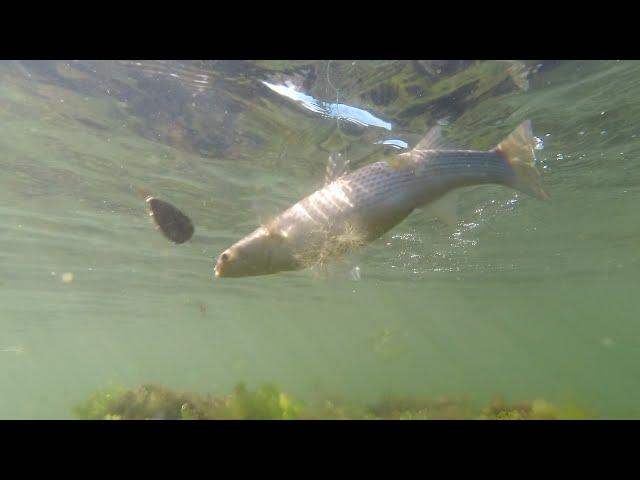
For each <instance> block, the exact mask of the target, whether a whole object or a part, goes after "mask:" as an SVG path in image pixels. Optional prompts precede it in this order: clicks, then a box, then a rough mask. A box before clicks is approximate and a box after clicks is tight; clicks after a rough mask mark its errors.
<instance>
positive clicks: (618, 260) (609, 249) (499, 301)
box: [0, 61, 640, 418]
mask: <svg viewBox="0 0 640 480" xmlns="http://www.w3.org/2000/svg"><path fill="white" fill-rule="evenodd" d="M514 65H516V66H517V67H518V68H517V69H516V70H518V69H520V70H523V69H525V67H526V69H529V70H530V73H529V75H528V88H525V87H526V85H522V84H520V83H521V82H518V81H517V78H518V77H516V76H514V74H513V68H514ZM519 78H522V76H520V77H519ZM514 79H516V81H514ZM265 82H266V83H265ZM519 84H520V85H519ZM336 105H337V107H336ZM367 115H369V116H367ZM527 118H529V119H531V120H532V122H533V126H534V133H535V135H536V136H537V137H539V138H540V140H541V141H542V142H543V144H544V147H543V148H542V149H541V150H539V151H537V159H538V161H539V167H540V171H541V173H542V182H543V185H544V187H545V189H546V190H547V192H548V193H549V194H550V196H551V200H550V201H548V202H540V201H538V200H535V199H532V198H528V197H525V196H523V195H520V194H516V193H514V191H511V190H508V189H506V188H501V187H494V186H482V187H475V188H469V189H466V190H464V191H463V192H462V195H461V200H460V205H459V211H460V222H459V223H458V226H457V227H456V229H455V230H454V231H451V230H448V229H447V228H446V227H444V226H443V225H441V224H439V223H438V222H437V221H435V220H434V219H433V218H432V217H431V216H430V215H429V213H428V212H427V211H417V212H414V213H413V214H412V215H411V216H410V217H409V218H408V219H407V220H406V221H405V222H403V223H402V224H400V225H399V226H398V227H396V228H395V229H394V230H392V231H391V232H389V233H388V234H386V235H385V236H384V237H383V238H381V239H380V240H378V241H376V242H375V243H374V244H372V245H370V246H369V247H368V248H366V249H364V250H363V251H362V252H360V253H358V254H357V255H354V256H352V257H349V258H348V259H346V260H344V261H341V262H339V263H338V264H337V265H335V266H333V267H332V268H330V269H329V271H328V272H317V271H304V272H295V273H286V274H280V275H275V276H266V277H256V278H244V279H234V280H223V279H220V280H214V279H213V258H214V257H216V256H217V255H218V254H219V253H220V252H221V251H222V250H224V249H225V248H226V247H228V246H229V245H231V244H232V243H233V242H235V241H236V240H237V239H239V238H240V237H242V236H244V235H245V234H247V233H249V232H250V231H251V230H253V228H254V227H255V226H256V225H257V223H258V222H259V221H260V219H261V218H265V216H268V215H270V214H273V213H276V212H278V211H279V210H281V209H283V208H285V207H287V206H289V204H292V203H294V202H295V201H297V200H298V199H300V198H301V197H302V196H304V195H306V194H308V193H310V192H312V191H313V190H315V189H316V188H318V187H319V186H321V184H322V181H323V175H324V169H325V165H326V159H327V157H328V155H329V153H330V152H334V151H341V152H343V154H344V155H347V156H348V158H349V159H350V160H351V162H352V164H354V165H356V166H360V165H363V164H365V163H367V162H370V161H373V160H374V159H376V158H378V157H379V156H380V155H381V154H382V153H383V150H384V149H385V148H386V150H387V151H388V150H389V149H393V148H394V147H393V146H390V145H387V146H386V147H383V146H381V145H380V142H384V141H386V143H387V144H389V143H395V144H399V145H402V142H405V143H406V144H408V145H414V144H415V143H416V142H417V141H418V139H419V138H420V137H421V136H422V135H423V134H424V133H425V132H426V130H427V129H428V128H429V126H431V125H433V124H435V123H436V122H440V123H441V124H442V125H443V126H444V127H443V128H444V129H445V131H446V133H447V135H448V137H449V138H450V139H452V140H454V141H455V142H456V144H458V145H460V146H463V147H467V148H481V149H488V148H491V147H492V146H493V145H495V144H496V143H497V142H498V141H500V140H501V139H502V138H503V137H504V136H506V135H507V134H508V133H509V132H510V131H511V130H512V129H513V128H514V127H515V126H516V125H517V124H518V123H520V122H521V121H523V120H525V119H527ZM638 120H640V63H638V62H631V61H606V62H605V61H602V62H601V61H598V62H595V61H591V62H535V61H533V62H529V61H527V62H525V64H524V65H519V64H514V63H513V62H512V63H508V62H407V61H402V62H381V61H375V62H372V61H366V62H360V61H356V62H351V61H349V62H346V61H334V62H320V61H317V62H228V61H227V62H86V61H80V62H9V61H4V62H0V151H1V152H2V153H1V155H0V166H1V168H0V213H1V215H2V219H3V221H2V222H1V224H0V267H1V271H2V275H1V276H0V287H1V288H0V391H2V395H0V417H1V418H68V417H70V416H71V409H72V407H73V405H74V404H76V403H77V402H79V401H81V400H82V399H84V398H85V397H86V396H87V394H88V393H89V392H90V391H92V390H94V389H96V388H101V387H105V386H108V385H112V384H122V385H126V386H132V387H133V386H136V385H139V384H142V383H149V382H153V383H160V384H163V385H166V386H168V387H171V388H176V389H185V390H192V391H197V392H212V393H226V392H229V391H230V390H231V389H232V388H233V386H234V385H235V384H236V383H237V382H239V381H244V382H245V383H246V384H247V385H249V386H258V385H260V384H262V383H264V382H272V383H275V384H277V385H279V386H280V387H281V388H283V389H285V390H286V391H288V392H290V393H291V394H293V395H295V396H296V397H298V398H301V399H305V400H307V401H313V399H316V398H329V397H331V398H343V399H347V400H349V401H353V402H363V403H366V402H368V401H370V400H371V399H374V398H378V397H379V396H380V395H382V394H385V393H395V394H399V395H429V396H434V397H437V396H460V397H465V398H470V399H473V400H474V401H477V402H485V403H486V402H487V401H489V400H490V399H491V398H493V397H494V396H495V395H497V394H501V395H504V396H505V397H507V398H510V399H514V400H518V399H531V398H540V397H541V398H545V399H547V400H549V401H552V402H563V401H566V400H571V401H574V402H575V403H578V404H579V405H581V406H582V407H584V408H585V409H587V410H589V411H591V412H593V413H594V415H596V416H598V417H607V418H613V417H616V418H617V417H634V418H636V417H640V406H639V405H640V375H638V365H637V362H638V359H639V358H640V328H639V327H638V313H640V299H639V297H638V293H637V287H638V281H639V280H640V275H639V273H638V272H639V268H640V261H639V258H640V222H639V221H638V205H640V162H639V161H638V158H639V155H640V127H638V125H637V122H638ZM376 142H378V143H376ZM139 188H141V189H144V190H146V191H148V192H151V193H153V194H154V195H157V196H158V197H160V198H164V199H166V200H169V201H171V202H174V203H175V204H176V205H179V206H180V207H181V208H183V209H184V210H185V211H186V212H187V213H188V214H189V215H190V217H191V218H192V219H193V221H194V223H195V225H196V233H195V235H194V238H193V240H192V241H191V242H189V243H187V244H184V245H180V246H176V245H173V244H170V243H169V242H167V240H166V239H165V238H163V237H162V236H161V235H160V234H159V233H158V232H157V231H156V230H155V229H154V228H153V226H152V224H151V222H150V220H149V217H148V215H147V212H146V206H145V203H144V200H143V198H142V197H141V196H140V194H139V193H138V191H137V189H139ZM356 267H357V268H356ZM357 272H359V275H358V273H357ZM69 274H71V275H69Z"/></svg>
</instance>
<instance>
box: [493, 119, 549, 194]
mask: <svg viewBox="0 0 640 480" xmlns="http://www.w3.org/2000/svg"><path fill="white" fill-rule="evenodd" d="M534 146H535V139H534V137H533V133H532V131H531V122H530V121H529V120H526V121H524V122H522V123H521V124H520V125H519V126H518V127H517V128H516V129H515V130H514V131H513V132H511V134H510V135H509V136H508V137H507V138H505V139H504V140H503V141H502V142H500V143H499V144H498V145H497V146H496V147H495V149H494V151H496V152H498V153H499V154H501V155H502V156H503V157H504V159H505V160H506V162H507V163H508V164H509V166H510V167H511V168H512V170H513V180H512V181H511V182H510V185H511V186H512V187H513V188H515V189H517V190H520V191H521V192H524V193H526V194H528V195H532V196H534V197H536V198H539V199H540V200H546V199H548V198H549V196H548V195H547V194H546V193H545V191H544V190H543V189H542V185H541V184H540V173H539V172H538V170H536V167H535V161H536V159H535V156H534V154H533V151H534Z"/></svg>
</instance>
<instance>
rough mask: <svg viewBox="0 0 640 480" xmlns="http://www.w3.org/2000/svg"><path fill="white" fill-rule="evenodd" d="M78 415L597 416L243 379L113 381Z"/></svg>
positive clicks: (567, 408) (539, 402)
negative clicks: (331, 395) (205, 389)
mask: <svg viewBox="0 0 640 480" xmlns="http://www.w3.org/2000/svg"><path fill="white" fill-rule="evenodd" d="M73 414H74V416H75V417H76V418H78V419H85V420H88V419H92V420H151V419H157V420H160V419H162V420H295V419H334V420H348V419H353V420H382V419H387V420H445V419H460V420H472V419H478V420H563V419H590V418H594V417H593V416H592V415H591V414H590V413H589V412H587V411H586V410H584V409H583V408H581V407H579V406H577V405H575V404H574V403H572V402H571V403H566V404H564V405H555V404H552V403H550V402H548V401H547V400H544V399H542V398H537V399H534V400H532V401H522V402H513V403H508V402H506V401H505V400H504V399H503V398H502V397H496V399H494V400H493V401H492V403H491V404H490V405H488V406H486V407H484V408H482V409H477V408H475V406H474V405H473V404H472V403H471V402H470V401H469V400H467V399H464V398H456V397H452V398H449V397H437V398H429V397H422V396H396V395H386V396H383V397H381V398H380V399H379V400H378V401H376V402H374V403H372V404H369V405H363V404H357V403H354V402H343V401H336V400H324V401H321V402H317V403H316V404H315V405H308V404H305V403H303V402H300V401H299V400H297V399H295V398H293V397H292V396H291V395H289V394H287V393H285V392H284V391H282V390H280V389H279V388H277V387H276V386H274V385H272V384H264V385H262V386H260V387H259V388H257V389H256V390H250V389H248V388H247V387H246V385H245V384H244V383H239V384H238V385H236V387H235V388H234V389H233V391H232V392H231V393H230V394H228V395H212V394H200V393H195V392H187V391H176V390H171V389H169V388H167V387H164V386H161V385H154V384H145V385H142V386H140V387H137V388H133V389H126V388H124V387H122V386H112V387H109V388H104V389H99V390H96V391H94V392H93V393H91V394H90V395H89V396H88V397H87V398H86V399H85V400H84V401H82V402H81V403H79V404H78V405H76V406H75V407H74V409H73Z"/></svg>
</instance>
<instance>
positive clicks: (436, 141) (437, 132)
mask: <svg viewBox="0 0 640 480" xmlns="http://www.w3.org/2000/svg"><path fill="white" fill-rule="evenodd" d="M413 149H414V150H453V149H454V148H453V146H452V145H451V144H450V143H449V142H448V141H447V140H446V139H445V138H444V136H443V135H442V127H441V126H440V125H436V126H434V127H431V129H430V130H429V131H428V132H427V134H426V135H425V136H424V137H422V140H420V141H419V142H418V144H417V145H416V146H415V147H413Z"/></svg>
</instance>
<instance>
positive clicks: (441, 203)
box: [429, 192, 458, 228]
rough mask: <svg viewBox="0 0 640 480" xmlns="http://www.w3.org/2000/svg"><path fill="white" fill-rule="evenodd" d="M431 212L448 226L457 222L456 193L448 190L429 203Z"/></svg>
mask: <svg viewBox="0 0 640 480" xmlns="http://www.w3.org/2000/svg"><path fill="white" fill-rule="evenodd" d="M429 210H430V211H431V213H432V214H433V215H434V216H435V217H436V218H437V219H438V220H440V221H441V222H442V223H444V224H445V225H447V226H448V227H450V228H454V227H456V225H457V224H458V194H457V193H455V192H449V193H447V194H446V195H445V196H444V197H440V198H439V199H438V200H436V201H435V202H433V203H432V204H431V205H429Z"/></svg>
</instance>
